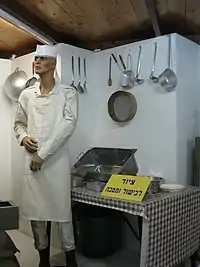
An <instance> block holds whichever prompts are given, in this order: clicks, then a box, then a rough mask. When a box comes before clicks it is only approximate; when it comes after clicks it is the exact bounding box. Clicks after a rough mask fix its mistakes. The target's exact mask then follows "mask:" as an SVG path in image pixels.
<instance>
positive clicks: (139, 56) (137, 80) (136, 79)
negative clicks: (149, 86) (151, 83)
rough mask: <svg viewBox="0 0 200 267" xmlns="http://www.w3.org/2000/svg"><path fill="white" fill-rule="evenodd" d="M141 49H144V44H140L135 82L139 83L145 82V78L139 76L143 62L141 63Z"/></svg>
mask: <svg viewBox="0 0 200 267" xmlns="http://www.w3.org/2000/svg"><path fill="white" fill-rule="evenodd" d="M141 51H142V46H141V45H140V46H139V53H138V62H137V71H136V76H135V82H136V83H137V84H143V83H144V80H143V79H141V78H139V75H140V68H141V63H140V58H141Z"/></svg>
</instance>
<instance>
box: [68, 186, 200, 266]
mask: <svg viewBox="0 0 200 267" xmlns="http://www.w3.org/2000/svg"><path fill="white" fill-rule="evenodd" d="M72 199H73V200H74V201H76V202H82V203H86V204H91V205H96V206H101V207H106V208H110V209H115V210H119V211H123V212H126V213H129V214H132V215H139V216H142V217H143V218H144V219H145V220H147V222H148V223H149V233H148V246H147V263H146V267H174V266H176V265H177V264H179V263H181V262H183V261H184V260H186V259H187V258H189V257H190V256H191V255H192V254H193V253H194V252H195V251H196V250H197V249H198V246H199V236H200V188H196V187H187V188H186V189H185V190H183V191H180V192H175V193H160V194H156V195H148V196H146V197H145V199H144V201H143V202H142V203H136V202H127V201H122V200H117V199H108V198H102V197H100V195H99V193H96V192H92V191H88V190H87V189H84V188H78V187H77V188H74V189H73V190H72Z"/></svg>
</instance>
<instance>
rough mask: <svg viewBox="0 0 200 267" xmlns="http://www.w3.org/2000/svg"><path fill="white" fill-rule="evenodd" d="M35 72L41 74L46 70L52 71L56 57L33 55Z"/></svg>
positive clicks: (46, 71)
mask: <svg viewBox="0 0 200 267" xmlns="http://www.w3.org/2000/svg"><path fill="white" fill-rule="evenodd" d="M34 68H35V73H36V74H38V75H39V76H42V75H44V74H46V73H48V72H52V73H54V71H55V68H56V59H55V58H51V57H37V56H36V57H35V59H34Z"/></svg>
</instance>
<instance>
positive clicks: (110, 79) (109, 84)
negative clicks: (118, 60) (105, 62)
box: [108, 57, 112, 86]
mask: <svg viewBox="0 0 200 267" xmlns="http://www.w3.org/2000/svg"><path fill="white" fill-rule="evenodd" d="M111 65H112V58H111V57H110V58H109V75H108V86H112V77H111Z"/></svg>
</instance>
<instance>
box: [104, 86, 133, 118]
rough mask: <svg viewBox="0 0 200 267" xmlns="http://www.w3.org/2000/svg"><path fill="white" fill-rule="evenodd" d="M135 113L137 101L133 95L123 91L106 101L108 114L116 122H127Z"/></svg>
mask: <svg viewBox="0 0 200 267" xmlns="http://www.w3.org/2000/svg"><path fill="white" fill-rule="evenodd" d="M136 112H137V101H136V99H135V97H134V96H133V94H131V93H129V92H125V91H117V92H115V93H113V94H112V95H111V96H110V98H109V100H108V113H109V115H110V117H111V118H112V119H113V120H114V121H116V122H128V121H130V120H131V119H133V118H134V116H135V114H136Z"/></svg>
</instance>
